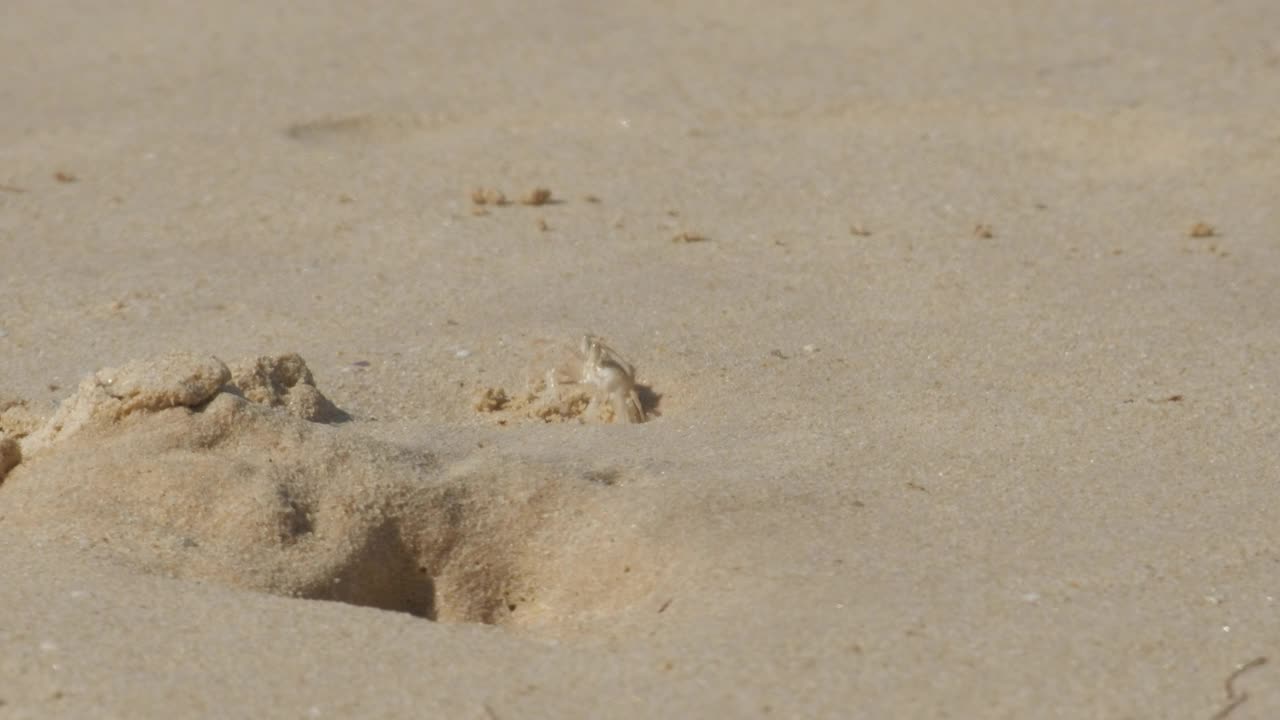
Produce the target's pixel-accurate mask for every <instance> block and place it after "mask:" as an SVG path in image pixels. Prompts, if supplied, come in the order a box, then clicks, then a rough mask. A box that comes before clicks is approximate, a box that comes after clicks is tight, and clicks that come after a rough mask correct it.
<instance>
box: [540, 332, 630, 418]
mask: <svg viewBox="0 0 1280 720" xmlns="http://www.w3.org/2000/svg"><path fill="white" fill-rule="evenodd" d="M563 385H590V386H593V388H594V390H593V391H592V393H591V402H590V404H589V405H588V406H587V410H586V412H587V413H594V414H595V417H597V418H600V419H605V407H606V404H607V407H608V409H609V411H611V412H612V414H613V420H614V421H615V422H628V423H642V422H644V421H645V413H644V406H643V405H641V404H640V394H639V393H638V392H636V369H635V366H634V365H632V364H631V363H629V362H627V361H626V360H625V359H623V358H622V356H621V355H619V354H618V352H617V351H616V350H614V349H613V348H611V347H609V346H608V345H606V344H605V343H604V340H602V339H600V338H599V337H597V336H595V335H591V334H587V335H583V336H582V340H581V341H580V342H579V343H578V348H577V349H576V350H575V352H574V353H573V360H572V361H570V362H569V363H566V364H564V365H561V366H560V367H557V368H555V369H553V370H548V371H547V389H548V390H551V391H552V392H556V390H557V388H559V387H560V386H563Z"/></svg>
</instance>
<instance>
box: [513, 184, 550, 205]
mask: <svg viewBox="0 0 1280 720" xmlns="http://www.w3.org/2000/svg"><path fill="white" fill-rule="evenodd" d="M549 202H551V191H550V190H548V189H546V188H544V187H538V188H534V189H532V190H530V191H529V192H527V193H525V194H524V195H522V196H520V203H521V204H522V205H546V204H547V203H549Z"/></svg>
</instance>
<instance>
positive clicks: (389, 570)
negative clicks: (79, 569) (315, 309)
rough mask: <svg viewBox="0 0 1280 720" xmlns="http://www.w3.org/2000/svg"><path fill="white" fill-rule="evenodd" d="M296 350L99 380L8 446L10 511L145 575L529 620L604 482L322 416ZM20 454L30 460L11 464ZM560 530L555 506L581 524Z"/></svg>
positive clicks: (6, 499)
mask: <svg viewBox="0 0 1280 720" xmlns="http://www.w3.org/2000/svg"><path fill="white" fill-rule="evenodd" d="M326 405H328V406H331V403H329V402H328V401H327V400H324V399H323V396H322V395H320V394H319V391H318V390H317V389H316V388H315V386H314V384H313V381H312V377H311V373H310V372H309V370H307V368H306V365H305V363H304V362H303V361H302V359H301V358H300V357H298V356H297V355H293V354H286V355H281V356H277V357H274V358H252V359H249V360H247V361H244V362H241V363H235V364H233V365H232V366H231V367H230V368H228V367H227V366H226V365H224V364H223V363H221V362H220V361H218V360H217V359H216V358H212V357H207V356H199V355H192V354H171V355H166V356H164V357H161V358H158V359H155V360H150V361H136V362H132V363H129V364H127V365H125V366H123V367H121V368H119V369H115V370H102V371H99V372H96V373H93V374H91V375H90V376H89V377H87V378H86V379H85V380H84V382H82V383H81V384H80V387H79V389H78V390H77V392H76V394H75V395H73V396H72V397H70V398H68V399H67V400H66V401H65V402H64V403H63V404H62V406H61V407H59V408H58V410H57V411H56V412H55V413H54V415H53V417H52V418H50V420H49V421H48V422H47V423H46V425H45V426H44V427H43V428H41V429H39V430H37V431H36V432H34V433H32V434H31V435H29V436H27V437H26V438H24V439H23V441H22V444H21V447H19V444H18V442H17V441H14V440H13V439H11V438H6V439H4V440H3V441H0V458H3V459H4V462H11V463H13V464H15V465H16V468H14V469H13V470H12V471H11V472H10V474H9V476H8V479H7V480H6V482H4V484H3V485H0V509H2V511H3V514H4V516H5V518H6V523H8V524H10V525H12V526H14V527H17V528H20V529H21V531H22V532H24V533H26V534H27V535H28V536H30V537H32V538H33V539H48V540H51V541H62V542H71V543H78V544H79V545H80V546H81V547H85V548H93V549H95V551H96V552H104V553H107V554H108V555H109V556H110V557H111V558H112V559H114V560H116V561H119V562H121V563H124V564H126V565H128V566H131V567H135V568H138V569H141V570H144V571H147V572H152V573H159V574H163V575H168V576H174V577H185V578H195V579H203V580H210V581H215V582H219V583H223V584H226V585H230V586H233V587H238V588H245V589H250V590H257V591H263V592H268V593H272V594H277V595H284V596H291V597H303V598H314V599H326V600H337V601H342V602H348V603H352V604H357V605H366V606H372V607H378V608H383V609H388V610H396V611H402V612H407V613H411V614H414V615H418V616H421V617H426V618H431V619H441V620H462V621H478V622H490V623H495V622H506V621H509V620H510V619H511V618H512V616H513V615H514V614H516V613H517V612H520V613H521V615H522V616H529V617H532V616H533V615H535V614H536V613H535V614H530V612H529V608H530V606H531V605H532V606H536V605H537V602H538V600H539V588H542V590H543V591H544V593H545V592H550V590H549V588H552V587H553V586H554V585H555V584H556V583H557V582H562V581H563V580H564V578H565V577H566V576H567V573H566V572H565V571H564V570H563V569H556V568H555V567H554V562H553V558H554V557H555V552H554V548H555V547H556V546H557V543H556V542H555V540H554V537H555V536H557V535H560V534H564V533H576V534H579V535H580V534H581V532H582V528H581V522H582V518H581V508H582V507H584V506H585V505H589V504H591V503H593V502H594V501H595V499H596V498H597V496H599V495H600V493H602V492H611V491H610V490H603V489H602V487H603V486H601V485H600V484H599V483H594V482H591V481H590V478H587V477H585V476H580V475H578V474H575V473H572V472H566V471H565V470H564V469H560V468H555V467H548V466H545V465H539V464H534V463H528V462H523V461H518V460H510V459H506V458H502V457H497V456H484V457H480V458H475V457H473V458H466V459H461V460H459V461H457V462H452V463H446V462H442V461H441V460H440V459H438V458H437V457H436V456H435V455H434V454H433V453H432V452H430V451H428V450H424V449H415V448H405V447H400V446H396V445H391V444H387V443H383V442H380V441H375V440H373V439H370V438H368V437H364V436H362V435H360V434H358V433H355V432H347V431H346V430H345V429H343V428H341V427H338V426H333V425H327V424H324V423H320V422H315V421H314V420H315V419H316V418H318V417H323V416H324V413H323V412H319V408H322V407H324V406H326ZM18 459H21V463H20V464H18V462H17V461H18ZM565 507H577V508H579V511H578V517H577V518H576V519H575V521H574V522H575V525H574V526H572V527H570V526H564V527H561V526H560V525H558V524H556V523H551V522H550V521H549V520H548V519H549V518H555V517H566V518H568V517H570V516H571V515H573V513H569V514H564V515H562V514H560V513H559V512H558V511H559V510H563V509H564V508H565Z"/></svg>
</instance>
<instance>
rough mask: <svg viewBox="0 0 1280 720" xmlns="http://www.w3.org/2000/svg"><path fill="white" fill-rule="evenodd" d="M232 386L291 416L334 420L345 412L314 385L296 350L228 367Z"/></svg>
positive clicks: (246, 396) (326, 420)
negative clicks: (279, 408)
mask: <svg viewBox="0 0 1280 720" xmlns="http://www.w3.org/2000/svg"><path fill="white" fill-rule="evenodd" d="M230 372H231V385H232V386H233V387H235V388H236V389H238V390H239V392H240V394H241V395H243V396H244V398H245V399H246V400H248V401H249V402H253V403H258V404H259V405H267V406H270V407H283V408H284V409H285V410H286V411H288V413H289V414H290V415H293V416H294V417H299V418H302V419H303V420H310V421H312V422H333V421H335V420H340V419H344V418H345V414H344V413H342V412H341V411H340V410H338V409H337V408H336V407H335V406H334V405H333V403H331V402H329V400H328V399H327V398H325V396H324V395H322V394H321V393H320V391H319V390H318V389H317V388H316V382H315V378H314V377H312V375H311V370H310V369H308V368H307V364H306V362H304V361H303V359H302V357H301V356H299V355H298V354H297V353H285V354H283V355H277V356H275V357H271V356H266V355H264V356H260V357H256V358H248V359H245V360H242V361H240V362H238V363H234V364H233V365H232V366H231V367H230Z"/></svg>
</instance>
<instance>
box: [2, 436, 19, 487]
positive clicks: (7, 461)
mask: <svg viewBox="0 0 1280 720" xmlns="http://www.w3.org/2000/svg"><path fill="white" fill-rule="evenodd" d="M20 462H22V448H21V447H20V446H19V445H18V441H17V440H14V439H13V438H11V437H8V436H7V435H0V482H4V476H5V475H7V474H9V471H10V470H12V469H13V468H15V467H17V465H18V463H20Z"/></svg>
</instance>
